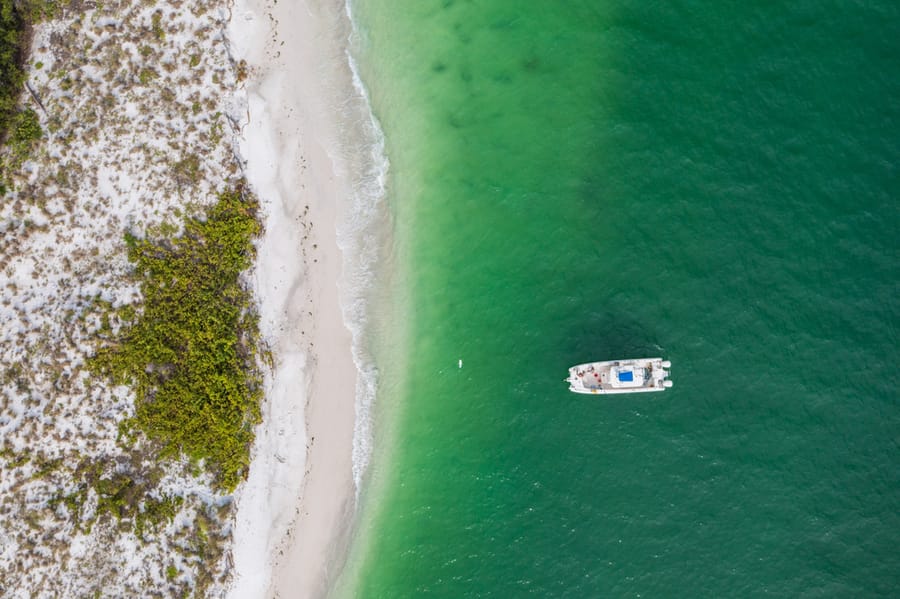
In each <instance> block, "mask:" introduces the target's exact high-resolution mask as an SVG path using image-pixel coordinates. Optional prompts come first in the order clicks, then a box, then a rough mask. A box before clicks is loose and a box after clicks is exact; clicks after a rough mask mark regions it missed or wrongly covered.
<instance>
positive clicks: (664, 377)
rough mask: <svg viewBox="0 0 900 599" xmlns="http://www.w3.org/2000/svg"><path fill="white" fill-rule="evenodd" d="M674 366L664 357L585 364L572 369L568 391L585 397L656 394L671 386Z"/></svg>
mask: <svg viewBox="0 0 900 599" xmlns="http://www.w3.org/2000/svg"><path fill="white" fill-rule="evenodd" d="M669 366H671V364H670V363H669V362H667V361H664V360H663V359H662V358H636V359H628V360H608V361H605V362H585V363H584V364H577V365H575V366H572V367H571V368H569V376H568V378H566V379H565V381H566V382H567V383H569V391H572V392H573V393H582V394H585V395H618V394H624V393H654V392H657V391H665V390H666V389H668V388H670V387H671V386H672V381H670V380H668V376H669V371H668V370H666V369H667V368H668V367H669Z"/></svg>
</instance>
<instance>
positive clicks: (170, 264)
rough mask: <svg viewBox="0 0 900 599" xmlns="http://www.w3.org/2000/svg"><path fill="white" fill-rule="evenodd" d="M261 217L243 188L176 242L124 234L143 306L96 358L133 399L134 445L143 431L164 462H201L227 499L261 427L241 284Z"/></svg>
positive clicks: (249, 313) (252, 325)
mask: <svg viewBox="0 0 900 599" xmlns="http://www.w3.org/2000/svg"><path fill="white" fill-rule="evenodd" d="M256 209H257V204H256V200H255V199H254V198H253V197H252V195H250V194H248V193H244V191H243V189H242V188H236V189H234V190H231V191H228V192H225V193H223V194H221V195H220V197H219V200H218V202H217V203H216V204H215V205H214V206H212V207H211V208H210V209H209V210H207V213H206V215H205V217H204V218H190V219H188V220H187V222H186V223H185V230H184V232H183V233H182V234H181V235H180V236H178V237H174V238H163V239H151V238H147V239H138V238H137V237H135V236H133V235H130V234H128V235H126V242H127V245H128V258H129V260H130V261H131V262H132V263H133V265H134V271H133V276H134V277H135V279H136V281H137V282H138V284H139V286H140V290H141V294H142V296H143V302H142V304H141V306H140V307H139V308H138V309H137V310H135V309H134V307H132V306H124V307H122V308H120V309H118V310H115V317H116V318H118V319H119V322H121V323H122V326H121V328H120V329H119V333H118V334H117V335H116V336H115V337H114V338H113V339H111V340H110V341H108V342H106V343H104V344H103V346H102V347H101V348H100V349H99V350H98V352H97V354H96V355H95V357H94V359H93V365H94V367H95V368H97V369H98V370H99V371H100V372H101V373H103V374H105V375H107V376H109V377H111V378H112V380H113V382H114V383H116V384H127V385H130V386H131V387H132V388H133V389H134V391H135V394H136V405H135V410H136V413H135V416H134V417H133V418H131V419H129V420H126V421H125V422H124V423H123V432H124V433H125V435H126V438H130V437H132V436H133V435H134V433H135V432H138V431H139V432H142V433H144V434H146V435H147V437H149V438H150V439H152V440H153V441H155V442H157V443H158V444H159V445H160V447H161V448H162V455H163V457H166V456H169V457H174V456H177V455H181V454H184V455H186V456H188V457H189V458H190V459H192V460H193V461H195V463H203V464H204V465H205V466H206V467H208V468H210V469H211V471H212V472H213V473H214V475H215V479H216V482H217V484H219V485H220V486H221V487H223V488H224V489H226V490H229V491H230V490H233V489H234V487H235V486H236V485H237V483H238V482H240V480H241V478H242V477H243V475H244V473H245V471H246V469H247V467H248V465H249V449H250V444H251V442H252V440H253V426H254V425H255V424H256V423H258V422H259V419H260V412H259V400H260V398H261V394H262V390H261V381H260V377H259V373H258V369H257V365H256V364H257V363H256V348H257V345H258V336H257V316H256V313H255V311H254V310H253V309H252V298H251V296H250V294H249V292H248V290H247V289H246V288H245V287H244V286H243V285H242V284H241V281H240V274H241V272H242V271H244V270H246V269H247V268H249V267H250V265H251V263H252V260H253V256H254V246H253V238H254V237H255V236H256V235H257V234H258V233H259V230H260V225H259V221H258V220H257V216H256Z"/></svg>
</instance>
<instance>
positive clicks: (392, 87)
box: [335, 0, 900, 598]
mask: <svg viewBox="0 0 900 599" xmlns="http://www.w3.org/2000/svg"><path fill="white" fill-rule="evenodd" d="M352 6H353V12H354V18H355V20H356V23H357V26H358V28H359V32H360V36H361V43H360V46H359V48H358V56H357V58H358V61H359V63H360V68H361V74H362V76H363V79H364V80H365V82H366V85H367V87H368V89H369V91H370V93H371V101H372V105H373V109H374V112H375V114H376V115H377V116H378V118H379V120H380V122H381V124H382V126H383V129H384V133H385V137H386V140H387V146H386V151H387V155H388V157H389V159H390V161H391V171H390V180H389V190H388V192H389V197H388V203H389V205H390V210H391V213H392V219H393V225H394V240H393V249H392V252H391V256H390V259H389V260H387V261H386V264H385V265H384V268H385V276H384V277H382V279H381V280H382V281H383V282H384V283H383V285H382V288H381V289H380V291H381V301H380V302H378V304H377V305H376V306H375V307H374V308H373V309H374V310H375V319H374V320H375V322H376V324H375V326H374V328H373V334H374V335H375V338H376V341H375V345H376V352H375V354H376V362H377V365H378V368H379V373H380V378H379V390H378V399H377V410H378V414H377V420H376V430H375V437H376V444H375V453H374V456H373V460H372V462H371V465H370V468H369V473H368V477H367V480H366V485H365V487H364V490H363V494H362V511H361V514H360V520H359V523H358V526H357V532H356V536H355V539H354V542H353V546H352V549H351V553H350V557H349V561H348V565H347V567H346V569H345V571H344V574H343V576H342V578H341V580H340V582H339V584H338V587H337V589H336V591H335V594H336V595H338V596H348V597H350V596H352V597H386V598H387V597H390V598H394V597H422V596H425V597H448V598H456V597H502V598H506V597H525V596H534V597H573V598H575V597H578V598H580V597H762V596H767V597H876V596H897V595H898V594H900V410H898V407H900V393H898V390H897V389H898V385H900V377H898V374H897V367H898V362H900V351H898V322H900V320H898V316H900V314H898V312H900V301H898V299H897V298H898V295H900V241H898V239H900V201H898V192H900V182H898V164H900V100H898V99H900V43H898V41H897V40H900V5H898V4H897V3H896V2H889V1H886V0H873V1H870V2H864V3H863V2H851V1H847V2H828V1H825V2H822V1H819V2H808V1H800V2H792V3H775V2H761V1H759V0H752V1H747V2H735V1H726V2H699V1H691V0H676V1H673V2H599V1H593V2H588V1H583V0H570V1H567V2H550V1H539V0H535V1H533V2H521V1H515V2H514V1H512V0H491V1H490V2H471V1H463V0H456V1H453V0H446V1H443V2H439V1H431V0H427V1H426V0H395V1H393V2H387V3H380V2H373V1H371V0H356V1H355V2H353V3H352ZM650 355H661V356H663V357H665V358H667V359H669V360H671V361H672V362H673V367H672V378H673V380H674V382H675V387H674V388H673V389H672V390H671V391H669V392H666V393H662V394H651V395H650V396H646V395H644V396H618V397H608V398H597V397H584V396H576V395H574V394H571V393H569V392H568V391H567V390H566V385H565V384H564V383H563V382H562V379H563V378H564V377H565V376H566V368H567V367H568V366H570V365H571V364H573V363H576V362H582V361H586V360H591V359H595V360H600V359H612V358H617V357H638V356H650ZM460 359H462V360H463V361H464V362H463V368H461V369H460V368H458V362H457V361H458V360H460Z"/></svg>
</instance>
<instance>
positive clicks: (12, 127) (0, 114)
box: [0, 0, 58, 193]
mask: <svg viewBox="0 0 900 599" xmlns="http://www.w3.org/2000/svg"><path fill="white" fill-rule="evenodd" d="M57 7H58V6H57V2H55V1H53V0H20V1H16V0H0V143H2V144H3V145H4V146H6V147H7V148H8V150H9V157H8V158H5V159H4V160H3V163H0V175H3V174H4V173H5V172H6V171H7V167H12V168H14V167H15V165H17V164H20V163H21V162H22V161H23V160H25V159H26V158H27V157H28V155H29V152H30V151H31V148H32V147H33V146H34V144H35V142H36V141H37V140H38V139H40V137H41V135H43V131H42V130H41V126H40V123H39V120H38V116H37V114H36V113H35V112H34V111H33V110H31V109H30V108H25V109H22V108H20V106H19V100H20V97H21V95H22V90H23V88H24V84H25V80H26V78H27V74H26V72H25V68H24V65H25V61H26V60H27V59H28V51H29V45H30V44H31V27H32V25H33V24H34V23H35V22H37V21H39V20H40V19H41V18H43V17H44V16H47V15H52V14H53V13H54V12H55V10H56V8H57ZM3 178H4V179H5V176H4V177H3ZM5 191H6V185H5V183H3V182H2V181H0V193H4V192H5Z"/></svg>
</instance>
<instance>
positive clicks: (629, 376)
mask: <svg viewBox="0 0 900 599" xmlns="http://www.w3.org/2000/svg"><path fill="white" fill-rule="evenodd" d="M633 380H634V373H633V372H631V371H630V370H627V371H625V372H619V382H620V383H630V382H631V381H633Z"/></svg>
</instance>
